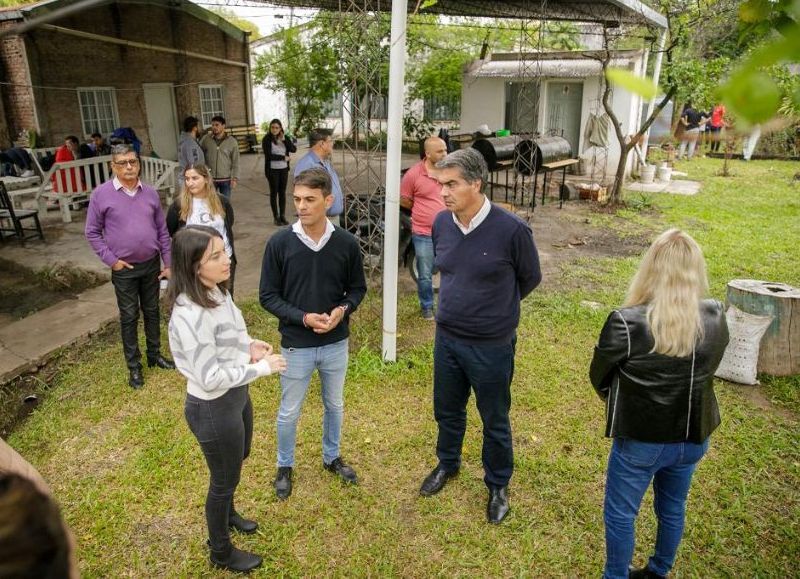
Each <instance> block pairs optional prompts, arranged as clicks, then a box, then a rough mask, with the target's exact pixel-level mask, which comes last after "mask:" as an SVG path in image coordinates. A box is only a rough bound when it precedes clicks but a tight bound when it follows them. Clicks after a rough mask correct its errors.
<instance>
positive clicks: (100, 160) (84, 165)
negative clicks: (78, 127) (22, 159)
mask: <svg viewBox="0 0 800 579" xmlns="http://www.w3.org/2000/svg"><path fill="white" fill-rule="evenodd" d="M56 149H57V147H47V148H42V149H29V150H28V152H29V153H30V155H31V157H32V158H33V161H34V165H35V167H36V171H37V173H39V175H40V176H41V178H42V181H41V184H40V185H38V186H37V187H31V188H28V189H22V190H17V191H14V192H13V198H14V201H15V202H18V199H19V198H20V197H22V196H25V195H33V196H34V197H35V199H36V201H37V204H38V207H39V213H40V215H41V216H44V214H45V213H46V212H47V205H48V201H50V202H53V201H54V202H56V203H57V204H58V208H59V210H60V211H61V219H62V220H63V221H64V223H70V222H71V221H72V212H71V209H72V207H73V206H74V205H75V204H76V203H79V202H81V201H85V200H87V199H88V198H89V196H90V195H91V192H92V190H93V189H94V188H95V187H97V186H98V185H100V184H101V183H103V182H105V181H107V180H109V179H110V178H111V177H112V172H111V165H110V163H111V155H104V156H102V157H91V158H88V159H78V160H77V161H66V162H59V163H54V164H53V166H52V167H50V169H48V170H47V171H45V170H44V169H43V168H42V160H43V159H44V158H45V157H46V156H47V155H49V154H54V153H55V151H56ZM140 161H141V172H140V178H141V180H142V181H143V182H145V183H147V184H149V185H152V186H153V187H154V188H155V189H156V190H157V191H158V192H159V193H163V194H164V196H165V198H166V202H167V204H170V203H172V199H173V197H174V195H175V186H176V173H177V169H178V163H176V162H175V161H168V160H166V159H158V158H155V157H141V158H140Z"/></svg>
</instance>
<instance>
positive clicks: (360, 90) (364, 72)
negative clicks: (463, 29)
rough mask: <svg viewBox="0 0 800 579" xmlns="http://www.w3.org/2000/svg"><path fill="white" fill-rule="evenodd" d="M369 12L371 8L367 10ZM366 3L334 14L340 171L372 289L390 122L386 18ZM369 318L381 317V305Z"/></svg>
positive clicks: (347, 4) (346, 5)
mask: <svg viewBox="0 0 800 579" xmlns="http://www.w3.org/2000/svg"><path fill="white" fill-rule="evenodd" d="M368 8H370V10H368ZM377 8H378V10H377V11H373V10H374V9H375V5H374V2H369V1H368V0H340V2H339V11H338V12H332V13H331V20H332V24H333V30H334V35H335V36H336V38H335V40H334V42H335V46H336V47H337V50H338V53H339V54H338V56H339V62H340V66H341V71H340V72H341V73H342V78H343V79H344V83H343V91H342V92H343V95H342V96H343V98H342V109H341V113H342V115H341V123H342V125H341V128H342V139H341V149H340V151H339V152H337V153H335V155H336V156H338V158H339V159H340V162H341V166H342V170H341V171H340V173H339V177H340V181H341V184H342V191H343V193H344V196H345V209H344V216H345V217H344V219H345V226H346V227H348V228H349V229H350V231H352V232H353V233H354V234H355V235H356V237H357V238H358V240H359V244H360V246H361V253H362V257H363V259H364V270H365V274H366V276H367V279H368V281H369V282H370V285H375V284H376V283H379V281H380V269H381V266H382V261H383V259H382V257H383V231H384V230H383V204H384V196H385V190H384V180H385V176H384V173H385V162H386V155H385V150H384V147H385V145H384V143H383V140H382V136H383V135H384V134H385V128H386V121H385V120H384V119H383V116H384V115H383V114H378V113H379V112H382V111H384V110H385V108H384V101H385V89H384V86H383V85H384V81H383V78H382V77H383V73H384V72H385V67H386V62H387V61H388V52H387V50H388V49H387V44H388V43H387V38H388V35H389V25H388V20H387V19H386V17H385V15H383V14H382V13H381V12H380V5H378V6H377ZM373 309H375V311H368V312H366V313H367V315H369V316H370V317H372V316H374V317H376V318H379V317H380V311H379V305H378V304H377V302H375V307H374V308H373Z"/></svg>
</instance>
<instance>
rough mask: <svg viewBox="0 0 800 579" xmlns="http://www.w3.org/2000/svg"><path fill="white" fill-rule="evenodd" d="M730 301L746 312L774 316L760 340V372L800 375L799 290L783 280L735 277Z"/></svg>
mask: <svg viewBox="0 0 800 579" xmlns="http://www.w3.org/2000/svg"><path fill="white" fill-rule="evenodd" d="M728 303H729V304H731V305H734V306H736V307H737V308H739V309H740V310H742V311H743V312H747V313H749V314H756V315H759V316H772V317H773V320H772V323H771V324H770V326H769V327H768V328H767V332H766V333H765V334H764V337H763V338H762V339H761V349H760V352H759V355H758V371H759V372H763V373H765V374H770V375H772V376H792V375H794V374H800V289H798V288H795V287H792V286H790V285H786V284H784V283H772V282H766V281H756V280H752V279H735V280H732V281H731V282H729V283H728Z"/></svg>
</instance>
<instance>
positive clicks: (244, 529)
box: [228, 511, 258, 535]
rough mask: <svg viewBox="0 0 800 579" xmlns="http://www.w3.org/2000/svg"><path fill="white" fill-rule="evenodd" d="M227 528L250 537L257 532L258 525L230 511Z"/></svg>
mask: <svg viewBox="0 0 800 579" xmlns="http://www.w3.org/2000/svg"><path fill="white" fill-rule="evenodd" d="M228 527H230V528H231V529H233V530H234V531H238V532H240V533H244V534H245V535H252V534H253V533H255V532H256V531H257V530H258V523H256V522H255V521H251V520H250V519H245V518H244V517H243V516H242V515H240V514H239V513H237V512H236V511H232V512H231V514H230V515H228Z"/></svg>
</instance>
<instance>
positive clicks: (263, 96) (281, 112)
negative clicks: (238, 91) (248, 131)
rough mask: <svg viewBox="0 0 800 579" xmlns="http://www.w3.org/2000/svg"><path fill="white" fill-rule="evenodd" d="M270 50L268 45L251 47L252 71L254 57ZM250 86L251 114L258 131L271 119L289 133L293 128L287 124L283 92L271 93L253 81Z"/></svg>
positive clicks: (286, 109)
mask: <svg viewBox="0 0 800 579" xmlns="http://www.w3.org/2000/svg"><path fill="white" fill-rule="evenodd" d="M270 48H271V46H270V45H269V44H261V45H256V46H253V47H251V51H250V55H251V59H252V67H253V69H255V61H256V56H257V55H259V54H264V53H266V52H268V51H269V50H270ZM252 84H253V114H254V116H255V123H256V126H257V127H259V129H260V127H261V124H262V123H268V122H270V121H271V120H272V119H280V120H281V122H282V123H283V127H284V129H286V130H287V131H291V130H292V129H293V127H290V126H289V123H288V120H289V119H288V118H287V116H288V113H287V111H288V105H287V103H286V95H285V94H284V93H283V91H281V92H276V91H272V90H270V89H268V88H267V87H265V86H264V85H260V84H256V83H255V81H253V83H252Z"/></svg>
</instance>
